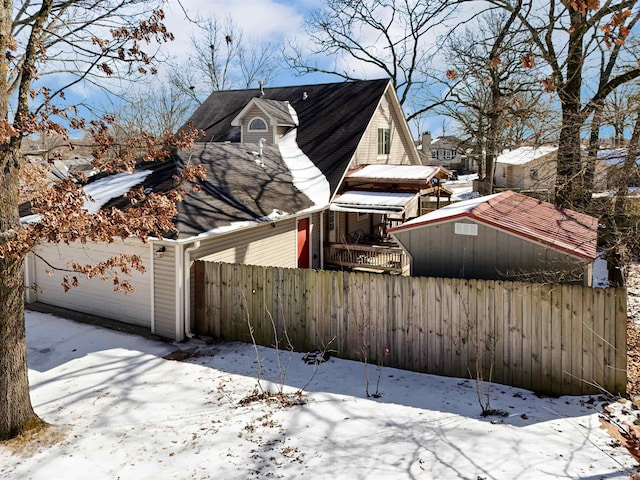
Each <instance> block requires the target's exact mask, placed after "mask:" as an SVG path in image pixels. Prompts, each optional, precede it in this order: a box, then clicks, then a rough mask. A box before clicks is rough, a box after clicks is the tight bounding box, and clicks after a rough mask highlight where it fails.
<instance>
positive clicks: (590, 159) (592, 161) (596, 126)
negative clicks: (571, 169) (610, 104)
mask: <svg viewBox="0 0 640 480" xmlns="http://www.w3.org/2000/svg"><path fill="white" fill-rule="evenodd" d="M603 110H604V100H603V101H601V102H599V103H598V104H597V105H596V108H595V109H594V110H593V117H592V118H591V133H590V136H589V150H588V152H587V160H586V163H585V165H584V185H585V188H586V189H587V191H590V192H591V191H593V189H594V186H595V176H596V165H597V163H598V150H600V125H601V124H602V111H603Z"/></svg>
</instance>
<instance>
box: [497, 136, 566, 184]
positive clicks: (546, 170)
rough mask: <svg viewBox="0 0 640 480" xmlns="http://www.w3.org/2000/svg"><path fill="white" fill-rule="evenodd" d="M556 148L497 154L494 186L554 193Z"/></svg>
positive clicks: (533, 148) (524, 147) (520, 149)
mask: <svg viewBox="0 0 640 480" xmlns="http://www.w3.org/2000/svg"><path fill="white" fill-rule="evenodd" d="M557 153H558V147H557V146H552V145H542V146H538V147H532V146H523V147H518V148H515V149H513V150H510V151H506V152H503V153H502V154H500V155H498V157H497V158H496V160H495V174H494V184H495V185H496V186H497V187H501V188H509V189H516V190H536V191H540V190H545V191H553V189H554V188H555V184H556V158H557Z"/></svg>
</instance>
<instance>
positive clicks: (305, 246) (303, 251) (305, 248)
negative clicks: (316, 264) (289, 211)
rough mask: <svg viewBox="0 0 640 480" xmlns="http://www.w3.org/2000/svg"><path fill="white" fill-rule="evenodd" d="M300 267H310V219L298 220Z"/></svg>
mask: <svg viewBox="0 0 640 480" xmlns="http://www.w3.org/2000/svg"><path fill="white" fill-rule="evenodd" d="M298 268H309V219H308V218H301V219H300V220H298Z"/></svg>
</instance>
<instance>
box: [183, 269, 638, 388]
mask: <svg viewBox="0 0 640 480" xmlns="http://www.w3.org/2000/svg"><path fill="white" fill-rule="evenodd" d="M195 268H196V271H197V274H196V275H195V277H196V281H198V282H200V283H201V284H202V285H198V286H196V288H198V289H199V290H198V304H197V305H196V309H195V311H196V312H197V316H198V321H197V322H196V327H197V329H198V330H201V331H197V332H196V333H201V334H203V333H204V334H207V335H215V336H219V337H223V338H228V339H233V340H240V341H250V340H251V339H250V335H249V328H248V325H247V318H248V319H249V320H250V321H251V324H252V326H253V328H254V336H255V337H256V342H257V343H260V344H262V345H267V346H272V345H274V344H275V341H276V338H277V339H278V340H279V341H280V344H279V346H280V348H286V344H285V343H283V342H282V340H283V339H284V336H285V331H286V333H287V334H288V336H289V338H290V339H291V342H292V344H293V347H294V348H295V349H296V350H300V351H307V350H315V349H316V348H321V347H322V346H323V345H325V346H326V345H329V343H330V342H331V346H330V348H331V349H332V350H334V351H336V353H337V354H338V355H339V356H341V357H344V358H351V359H357V360H365V359H366V360H368V361H369V362H370V363H371V364H372V365H375V364H380V363H384V364H385V365H391V366H394V367H398V368H404V369H408V370H415V371H422V372H428V373H437V374H443V375H449V376H461V377H468V376H469V375H470V374H471V376H475V369H476V358H477V359H478V365H480V367H481V368H483V377H484V378H485V379H487V378H488V375H489V369H490V368H491V366H492V365H493V379H494V380H495V381H497V382H500V383H504V384H508V385H514V386H519V387H524V388H531V389H534V390H535V391H541V392H545V393H552V394H566V393H591V392H594V391H597V388H600V387H602V388H604V389H607V390H609V391H612V392H621V393H622V392H624V388H625V383H626V292H625V290H623V289H617V290H616V289H606V290H602V289H595V290H594V289H590V288H586V287H580V286H570V285H562V286H560V285H538V284H530V283H517V282H513V283H512V282H502V281H483V280H461V279H441V278H410V277H398V276H392V275H376V274H369V273H364V274H360V273H347V272H327V271H322V272H317V271H314V270H297V269H283V268H273V267H250V266H246V265H229V264H216V263H211V262H205V265H204V268H203V266H202V265H196V267H195ZM202 303H204V305H202ZM203 317H204V318H203ZM272 322H273V323H272ZM273 324H275V326H276V333H274V329H273ZM332 339H334V340H333V341H332ZM386 349H389V354H388V355H386V354H385V351H386ZM374 371H375V370H374V369H370V376H371V378H370V380H371V381H373V377H374V375H375V373H374Z"/></svg>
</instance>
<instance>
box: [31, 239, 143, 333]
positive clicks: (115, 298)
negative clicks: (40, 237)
mask: <svg viewBox="0 0 640 480" xmlns="http://www.w3.org/2000/svg"><path fill="white" fill-rule="evenodd" d="M149 252H150V247H149V245H144V244H142V243H141V242H139V241H135V240H132V241H127V242H115V243H112V244H106V243H87V244H81V243H73V244H71V245H66V244H64V243H60V244H44V245H42V246H39V247H38V248H37V249H36V253H37V255H38V256H40V257H42V258H44V259H45V260H46V262H45V261H43V260H42V259H41V258H38V257H37V256H36V257H34V258H35V265H34V268H33V277H34V280H35V283H36V285H37V290H36V294H35V299H36V300H37V301H38V302H42V303H45V304H48V305H55V306H58V307H63V308H68V309H70V310H75V311H78V312H83V313H88V314H92V315H98V316H101V317H105V318H109V319H113V320H119V321H121V322H126V323H130V324H133V325H141V326H144V327H150V325H151V280H152V279H151V275H150V274H149V273H148V271H149V267H150V261H149ZM121 253H126V254H129V255H138V256H140V257H141V258H142V263H143V265H144V266H145V268H146V269H147V272H146V273H144V274H141V273H139V272H137V271H133V272H132V274H131V276H127V275H120V279H121V281H122V280H129V282H130V283H131V284H132V286H133V287H134V288H135V289H136V291H135V293H130V294H124V293H118V292H114V291H113V282H112V281H111V279H107V280H106V281H105V280H101V279H99V278H92V279H90V280H89V279H87V278H86V277H85V276H84V275H82V274H78V273H74V274H71V273H68V272H60V271H56V270H54V269H52V268H51V267H50V266H48V265H47V262H48V263H49V264H51V265H52V266H53V267H56V268H63V269H70V268H71V262H72V261H74V260H75V261H77V262H78V263H80V264H95V263H98V262H102V261H105V260H107V259H108V258H110V257H112V256H114V255H118V254H121ZM48 271H49V273H48ZM65 274H70V275H74V276H76V277H77V278H78V281H79V286H78V287H76V288H73V289H71V290H70V291H69V292H67V293H65V292H64V290H63V288H62V286H61V284H62V280H63V278H64V276H65ZM32 298H33V296H32Z"/></svg>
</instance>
